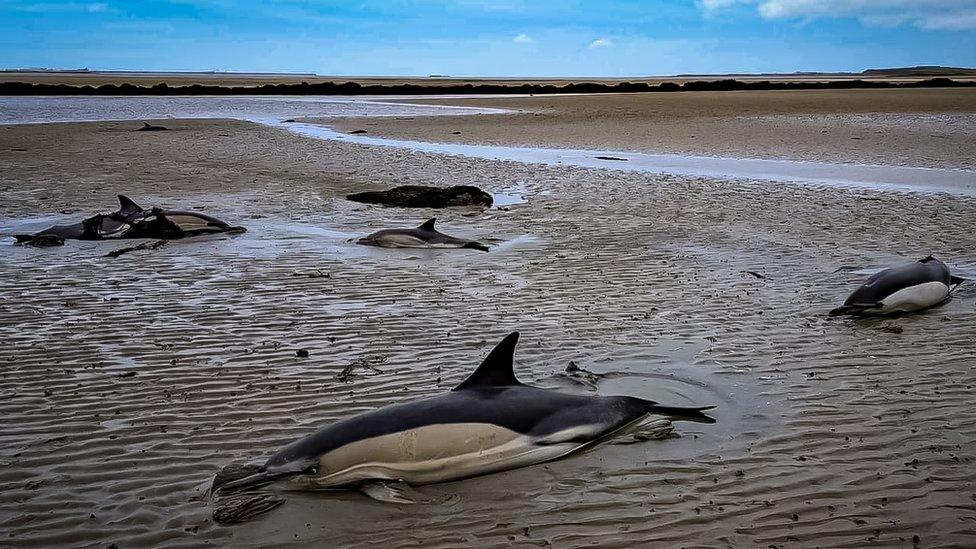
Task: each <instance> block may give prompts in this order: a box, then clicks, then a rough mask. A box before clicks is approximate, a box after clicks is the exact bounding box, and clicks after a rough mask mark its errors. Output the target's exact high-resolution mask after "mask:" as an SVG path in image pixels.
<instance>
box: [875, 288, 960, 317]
mask: <svg viewBox="0 0 976 549" xmlns="http://www.w3.org/2000/svg"><path fill="white" fill-rule="evenodd" d="M947 297H949V287H948V286H946V285H945V284H943V283H941V282H924V283H922V284H918V285H915V286H909V287H908V288H902V289H901V290H898V291H897V292H895V293H893V294H891V295H889V296H888V297H886V298H884V299H882V300H881V304H882V307H881V311H880V312H882V313H897V312H904V313H908V312H912V311H918V310H920V309H924V308H926V307H931V306H933V305H937V304H939V303H941V302H942V301H944V300H945V298H947Z"/></svg>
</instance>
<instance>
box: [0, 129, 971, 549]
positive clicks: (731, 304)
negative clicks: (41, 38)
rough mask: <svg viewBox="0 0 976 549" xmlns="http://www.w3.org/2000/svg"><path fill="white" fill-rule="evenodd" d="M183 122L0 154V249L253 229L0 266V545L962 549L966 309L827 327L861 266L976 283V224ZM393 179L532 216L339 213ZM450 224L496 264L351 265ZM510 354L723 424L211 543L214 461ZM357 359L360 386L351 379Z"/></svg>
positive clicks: (351, 498) (956, 306)
mask: <svg viewBox="0 0 976 549" xmlns="http://www.w3.org/2000/svg"><path fill="white" fill-rule="evenodd" d="M165 125H167V126H169V127H170V128H172V129H173V131H169V132H152V133H132V132H130V131H127V130H128V129H130V128H131V123H77V124H53V125H37V126H16V127H14V126H6V127H0V162H2V164H3V166H4V170H3V171H2V172H0V233H2V234H4V235H9V234H13V233H16V232H24V231H27V230H32V229H40V228H43V227H45V226H47V225H49V224H51V223H53V222H55V221H63V220H71V219H77V218H80V217H85V216H87V215H90V214H91V213H92V212H97V211H110V210H111V209H112V206H114V200H115V198H114V195H115V193H117V192H124V193H125V194H128V195H129V196H130V197H132V198H133V199H135V200H136V201H137V202H139V203H142V204H143V205H152V204H161V205H163V204H164V205H167V206H173V207H176V206H179V207H183V208H194V209H201V210H203V211H205V212H207V213H210V214H212V215H215V216H217V217H220V218H222V219H225V220H226V221H229V222H231V223H234V224H242V225H246V226H247V227H248V228H249V231H248V233H246V234H244V235H241V236H235V237H215V238H206V239H202V240H193V241H182V242H173V243H171V244H169V245H167V246H164V247H162V248H159V249H157V250H152V251H148V250H147V251H141V252H134V253H131V254H126V255H124V256H121V257H119V258H108V257H103V256H104V254H105V253H106V252H108V251H110V250H114V249H116V248H119V247H122V246H123V245H126V244H120V243H111V242H87V243H85V242H81V243H79V242H69V243H68V244H67V245H66V246H64V247H63V248H51V249H32V248H23V247H17V246H13V245H12V244H11V243H12V239H11V238H4V239H3V240H2V242H0V254H2V257H3V260H2V262H0V279H2V280H3V283H2V284H0V333H2V335H3V339H4V345H3V346H2V347H0V365H2V367H0V417H3V418H4V427H3V428H2V430H0V532H3V533H4V534H3V536H4V537H3V539H2V541H0V545H3V546H11V547H14V546H16V547H20V546H27V545H37V546H106V545H109V544H112V543H116V544H118V545H119V546H146V545H153V546H183V547H185V546H202V545H235V546H250V547H257V546H281V545H288V544H292V543H295V542H306V543H317V544H327V545H333V546H357V547H365V546H367V545H376V544H381V545H383V546H389V547H400V546H416V545H420V544H422V545H423V546H425V547H456V546H459V545H470V546H509V545H512V546H529V545H536V546H546V545H551V546H554V547H574V546H583V545H599V546H605V547H627V546H634V545H639V544H647V543H651V542H658V543H660V544H662V545H665V546H674V547H677V546H715V545H720V546H736V547H753V546H764V547H765V546H770V545H775V546H777V547H779V546H789V547H794V546H795V547H813V546H824V547H826V546H830V547H861V546H878V547H891V546H903V547H912V546H913V545H917V546H919V547H947V546H971V545H973V543H974V542H976V526H974V525H976V496H974V494H976V489H974V486H973V482H974V480H976V472H974V470H976V469H974V467H973V459H974V454H976V442H974V440H976V411H974V408H973V406H972V402H973V398H972V394H973V384H974V383H976V368H974V366H976V362H974V358H973V346H972V341H971V336H972V333H973V325H974V322H976V309H974V300H976V290H974V289H973V286H972V285H969V286H965V287H963V288H962V289H961V290H960V291H959V292H958V295H957V296H956V298H955V299H953V300H952V301H950V302H949V303H947V304H946V305H944V306H942V307H940V308H938V309H936V310H932V311H930V312H927V313H924V314H918V315H913V316H906V317H903V318H898V319H883V320H862V321H854V320H844V319H830V318H827V317H826V312H827V311H828V310H829V309H830V308H831V307H832V306H834V305H836V304H837V303H838V302H840V301H842V300H843V299H844V298H845V297H846V295H847V294H848V293H849V292H850V291H851V290H852V289H853V288H854V287H855V286H856V285H857V284H859V283H860V281H861V280H862V279H863V277H864V275H863V274H857V273H852V272H849V271H845V270H841V271H839V272H838V269H839V268H842V267H850V268H854V269H871V268H878V267H883V266H887V265H890V264H893V263H898V262H902V261H908V260H911V259H914V258H917V257H921V256H924V255H926V254H928V253H935V254H936V255H938V256H939V257H942V258H944V259H946V260H947V261H948V262H950V264H951V265H953V266H954V267H956V268H957V270H959V271H960V272H961V273H964V274H969V275H970V276H972V275H976V252H974V250H976V237H974V236H973V235H974V233H973V230H972V223H973V220H974V219H976V199H972V198H966V197H950V196H946V195H938V194H926V195H913V194H903V193H886V192H879V191H863V190H844V189H835V188H817V187H810V186H797V185H787V184H777V183H764V182H750V181H719V180H707V179H701V178H682V177H669V176H651V175H642V174H636V173H625V172H619V171H603V170H593V169H580V168H559V167H541V166H537V165H533V166H527V165H522V164H517V163H512V162H498V161H489V160H476V159H468V158H463V157H447V156H439V155H432V154H426V153H414V152H407V151H404V150H399V149H393V148H383V147H366V146H361V145H356V144H351V143H343V142H334V141H332V142H330V141H321V140H316V139H311V138H305V137H301V136H297V135H293V134H290V133H288V132H285V131H281V130H277V129H274V128H268V127H263V126H259V125H256V124H249V123H244V122H231V121H172V120H170V121H166V122H165ZM371 131H372V130H371ZM967 131H971V128H969V130H967ZM21 149H25V150H21ZM876 154H878V155H880V156H882V157H885V156H886V155H890V154H892V153H890V152H887V151H880V152H877V153H876ZM847 158H849V159H853V157H851V156H848V157H847ZM405 183H411V184H439V185H446V184H460V183H464V184H473V185H478V186H481V187H482V188H485V189H487V190H489V191H504V190H506V189H507V190H511V189H512V188H517V189H518V190H519V192H524V195H525V199H526V202H525V203H523V204H517V205H513V206H510V207H507V208H506V209H496V210H489V211H487V212H463V211H437V212H434V211H422V210H421V211H407V210H400V209H387V208H379V207H370V206H363V205H359V204H352V203H349V202H347V201H345V200H342V196H344V195H345V194H346V193H348V192H353V191H359V190H367V189H380V188H385V187H388V186H391V185H394V184H405ZM434 215H436V216H437V217H438V219H439V225H441V227H440V228H441V230H443V231H444V232H448V233H450V234H456V235H458V236H464V237H469V238H477V239H479V240H481V241H487V242H488V243H489V244H491V245H493V246H494V249H493V251H492V252H490V253H481V252H474V251H460V252H456V253H455V252H444V251H404V250H381V249H373V248H365V247H360V246H356V245H354V244H350V243H348V242H346V240H347V239H348V238H351V237H353V236H356V235H360V234H365V233H367V232H369V231H372V230H375V229H377V228H380V227H388V226H404V225H406V226H409V225H413V224H419V223H420V222H421V221H423V220H424V219H425V218H427V217H430V216H434ZM747 271H753V272H755V273H757V274H759V275H760V276H761V277H757V276H755V275H753V274H749V273H748V272H747ZM890 326H897V327H899V328H901V330H902V331H901V333H893V331H886V330H885V329H884V328H885V327H890ZM516 329H518V330H521V331H522V333H523V340H522V343H521V345H520V347H519V351H518V355H517V371H518V373H519V375H520V377H521V378H522V379H523V380H525V381H528V382H531V383H537V384H540V385H544V386H548V387H560V388H564V389H566V390H574V391H580V392H586V391H592V390H593V389H592V388H590V387H588V386H587V385H585V384H581V383H578V382H576V381H573V380H572V379H569V378H566V377H565V376H564V375H562V372H564V370H565V368H566V366H567V364H568V363H569V361H570V360H572V361H575V362H576V363H577V364H579V365H580V366H581V367H584V368H586V369H588V370H591V371H593V372H597V373H603V374H606V375H605V376H604V377H602V378H600V380H599V381H598V382H597V387H596V390H597V391H598V392H600V393H603V394H623V393H626V394H632V395H635V396H640V397H645V398H653V399H656V400H661V401H667V402H670V403H674V404H679V405H680V404H688V403H697V404H714V405H717V406H718V408H717V409H716V413H715V415H716V417H717V418H718V420H719V422H718V423H717V424H715V425H695V424H678V431H679V433H680V434H681V437H680V438H677V439H671V440H666V441H652V442H647V443H641V444H634V445H627V446H608V447H603V448H600V449H598V450H596V451H594V452H591V453H588V454H585V455H582V456H578V457H574V458H571V459H567V460H563V461H558V462H554V463H550V464H547V465H543V466H536V467H530V468H526V469H521V470H518V471H512V472H507V473H501V474H497V475H491V476H487V477H482V478H478V479H472V480H467V481H462V482H456V483H449V484H444V485H439V486H430V487H422V488H420V489H419V490H420V491H421V492H422V493H423V494H425V495H427V496H429V497H431V498H433V499H434V500H435V502H434V503H431V504H424V505H415V506H395V505H388V504H379V503H375V502H373V501H370V500H368V499H366V498H365V497H363V496H361V495H359V494H354V493H353V494H346V495H341V496H338V495H326V494H290V495H289V496H288V501H287V502H286V503H285V505H284V506H283V507H282V508H280V509H278V510H276V511H274V512H272V513H271V514H268V515H265V516H263V517H261V518H259V519H257V520H255V521H253V522H250V523H247V524H243V525H239V526H232V527H221V526H215V525H213V524H212V523H211V521H210V508H209V505H208V502H207V501H206V498H205V497H204V491H205V490H206V487H207V486H208V484H209V481H210V479H211V478H212V475H213V474H214V473H215V472H216V471H217V470H218V469H219V468H221V467H222V466H224V465H226V464H227V463H230V462H232V461H237V460H253V459H258V458H260V457H262V456H264V455H266V454H267V453H269V452H271V451H273V450H274V449H276V448H278V447H279V446H280V445H282V444H284V443H286V442H289V441H291V440H293V439H295V438H297V437H299V436H301V435H303V434H306V433H308V432H310V431H311V430H313V429H315V428H316V427H317V426H319V425H321V424H323V423H324V422H328V421H332V420H335V419H338V418H343V417H348V416H349V415H352V414H355V413H357V412H360V411H363V410H368V409H371V408H374V407H377V406H380V405H383V404H387V403H390V402H399V401H403V400H406V399H411V398H418V397H422V396H427V395H431V394H435V393H437V392H440V391H445V390H448V389H449V388H450V387H452V386H453V385H455V384H456V383H457V382H459V381H460V380H461V379H463V378H464V377H465V376H466V375H467V374H468V373H469V372H470V371H471V369H472V368H473V367H474V366H475V365H476V364H477V362H478V360H479V358H480V357H481V356H483V355H484V354H485V353H486V352H487V351H488V349H489V348H490V346H491V345H492V344H494V343H495V342H496V341H497V340H499V339H500V338H501V337H502V336H503V335H504V334H506V333H507V332H509V331H511V330H516ZM895 331H897V330H895ZM298 349H307V350H308V351H309V354H310V356H309V357H308V358H298V357H297V356H296V353H295V351H296V350H298ZM357 360H367V361H369V364H370V365H372V366H373V367H374V368H375V370H372V369H367V368H363V369H358V370H355V371H354V373H355V374H356V375H354V376H353V377H351V378H350V379H349V380H348V381H345V382H344V381H341V380H340V379H338V376H339V374H340V372H341V371H342V370H343V369H344V368H345V367H346V366H348V365H350V364H351V363H353V362H355V361H357ZM915 536H918V538H917V542H913V538H914V537H915Z"/></svg>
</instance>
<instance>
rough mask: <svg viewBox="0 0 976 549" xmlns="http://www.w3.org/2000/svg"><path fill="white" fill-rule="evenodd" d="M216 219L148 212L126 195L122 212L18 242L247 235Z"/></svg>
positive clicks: (121, 202) (194, 214)
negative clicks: (41, 238) (223, 234)
mask: <svg viewBox="0 0 976 549" xmlns="http://www.w3.org/2000/svg"><path fill="white" fill-rule="evenodd" d="M244 231H245V229H244V227H234V226H231V225H229V224H227V223H225V222H223V221H221V220H219V219H217V218H215V217H211V216H209V215H205V214H202V213H197V212H185V211H179V210H164V209H160V208H152V209H150V210H146V209H144V208H142V207H141V206H139V205H138V204H136V203H135V202H133V201H132V200H131V199H129V198H128V197H126V196H124V195H121V194H120V195H119V210H118V211H117V212H112V213H110V214H98V215H95V216H92V217H89V218H88V219H84V220H82V221H80V222H78V223H74V224H71V225H55V226H54V227H49V228H47V229H44V230H43V231H41V232H39V233H35V234H32V235H16V238H17V242H22V243H29V242H31V241H32V240H35V239H37V238H39V237H45V236H53V237H57V238H62V239H67V238H70V239H76V240H103V239H110V238H164V239H176V238H184V237H188V236H196V235H200V234H208V233H223V232H232V233H237V232H244Z"/></svg>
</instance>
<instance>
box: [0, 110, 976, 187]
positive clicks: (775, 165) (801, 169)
mask: <svg viewBox="0 0 976 549" xmlns="http://www.w3.org/2000/svg"><path fill="white" fill-rule="evenodd" d="M413 100H415V101H422V100H423V97H422V96H418V97H415V98H413ZM505 112H508V111H506V110H504V109H493V108H481V107H457V106H446V105H423V104H419V103H394V102H389V101H383V100H382V98H376V97H327V98H326V97H279V96H265V97H23V98H21V97H0V124H28V123H45V122H76V121H99V120H146V119H164V118H223V119H227V118H230V119H238V120H247V121H251V122H256V123H260V124H265V125H269V126H272V127H277V128H285V129H287V130H288V131H291V132H293V133H296V134H299V135H303V136H307V137H314V138H319V139H330V140H343V141H347V142H350V143H358V144H362V145H376V146H385V147H397V148H403V149H409V150H413V151H421V152H429V153H436V154H447V155H459V156H467V157H472V158H482V159H488V160H506V161H513V162H522V163H529V164H543V165H553V166H576V167H584V168H601V169H611V170H623V171H633V172H641V173H651V174H671V175H681V176H691V177H707V178H718V179H749V180H764V181H782V182H790V183H801V184H812V185H827V186H837V187H854V188H867V189H883V190H894V191H905V192H945V193H951V194H956V195H965V196H976V171H972V170H956V169H941V168H921V167H906V166H876V165H862V164H830V163H823V162H804V161H797V160H785V159H784V160H767V159H755V158H728V157H713V156H692V155H677V154H649V153H634V152H621V151H602V150H582V149H553V148H533V147H503V146H493V145H468V144H456V143H451V144H449V143H431V142H423V141H407V140H398V139H387V138H380V137H372V136H369V135H350V134H345V133H340V132H337V131H334V130H331V129H329V128H328V127H326V126H322V125H317V124H309V123H303V122H297V123H286V122H284V121H285V120H289V119H299V118H326V119H327V118H331V117H390V116H439V115H444V116H451V115H470V114H488V115H490V114H500V113H505ZM601 157H602V158H601ZM501 205H504V204H501Z"/></svg>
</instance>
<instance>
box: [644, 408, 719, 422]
mask: <svg viewBox="0 0 976 549" xmlns="http://www.w3.org/2000/svg"><path fill="white" fill-rule="evenodd" d="M712 408H715V407H714V406H698V407H692V408H683V407H680V406H661V405H658V404H653V403H652V404H651V405H650V409H649V410H648V411H649V412H650V413H652V414H658V415H662V416H667V417H669V418H671V419H675V420H681V421H694V422H696V423H715V419H714V418H711V417H708V416H706V415H705V412H707V411H708V410H711V409H712Z"/></svg>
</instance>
